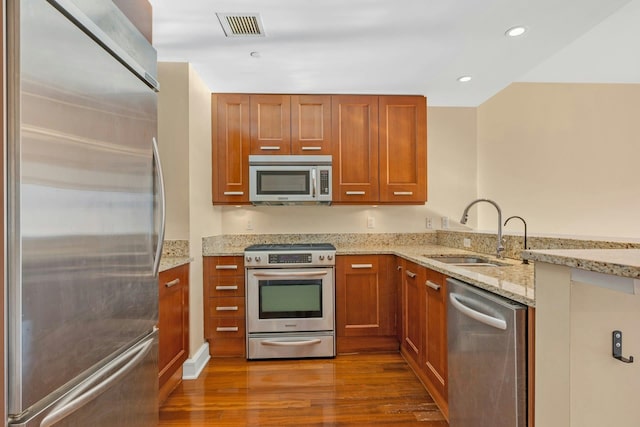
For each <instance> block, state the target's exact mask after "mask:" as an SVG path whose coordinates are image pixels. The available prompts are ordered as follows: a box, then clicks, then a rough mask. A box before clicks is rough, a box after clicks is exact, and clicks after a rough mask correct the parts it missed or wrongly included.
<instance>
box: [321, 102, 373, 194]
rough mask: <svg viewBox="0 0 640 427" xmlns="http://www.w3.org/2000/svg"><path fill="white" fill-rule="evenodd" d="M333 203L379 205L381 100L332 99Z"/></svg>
mask: <svg viewBox="0 0 640 427" xmlns="http://www.w3.org/2000/svg"><path fill="white" fill-rule="evenodd" d="M331 115H332V121H331V127H332V129H333V130H332V139H333V202H334V203H356V204H357V203H371V202H377V201H378V194H379V193H378V97H377V96H352V95H340V96H333V97H332V98H331Z"/></svg>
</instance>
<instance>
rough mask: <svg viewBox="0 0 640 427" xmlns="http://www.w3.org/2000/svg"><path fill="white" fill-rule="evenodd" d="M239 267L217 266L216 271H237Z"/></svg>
mask: <svg viewBox="0 0 640 427" xmlns="http://www.w3.org/2000/svg"><path fill="white" fill-rule="evenodd" d="M237 269H238V266H237V265H232V264H229V265H216V270H237Z"/></svg>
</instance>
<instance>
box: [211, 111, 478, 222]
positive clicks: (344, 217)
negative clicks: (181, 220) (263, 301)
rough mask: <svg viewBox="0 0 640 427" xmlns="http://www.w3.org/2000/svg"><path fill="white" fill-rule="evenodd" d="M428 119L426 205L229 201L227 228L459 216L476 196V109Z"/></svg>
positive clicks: (438, 113)
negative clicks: (232, 203) (262, 204)
mask: <svg viewBox="0 0 640 427" xmlns="http://www.w3.org/2000/svg"><path fill="white" fill-rule="evenodd" d="M427 119H428V124H427V132H428V145H427V148H428V150H427V151H428V154H427V162H428V187H429V189H428V202H427V204H426V205H423V206H378V207H373V206H329V207H327V206H265V207H240V208H236V207H226V208H223V210H222V227H223V229H224V233H225V234H244V233H258V234H262V233H267V234H268V233H327V232H335V233H341V232H349V233H370V232H373V233H386V232H420V231H426V230H427V228H426V218H427V217H430V218H432V223H433V228H434V229H436V228H440V224H441V220H440V218H441V217H442V216H446V217H451V218H457V219H459V216H460V214H461V213H462V210H463V209H464V206H465V204H466V203H468V202H469V201H471V200H473V199H474V198H475V196H476V174H477V171H476V109H475V108H446V107H445V108H429V109H428V111H427ZM369 216H371V217H373V218H374V219H375V228H373V229H369V228H367V218H368V217H369ZM451 224H452V226H453V225H454V224H455V221H451ZM248 226H250V227H251V228H252V229H251V230H249V229H247V227H248Z"/></svg>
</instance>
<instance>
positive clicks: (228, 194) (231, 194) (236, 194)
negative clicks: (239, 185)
mask: <svg viewBox="0 0 640 427" xmlns="http://www.w3.org/2000/svg"><path fill="white" fill-rule="evenodd" d="M222 194H224V195H225V196H242V195H244V191H225V192H224V193H222Z"/></svg>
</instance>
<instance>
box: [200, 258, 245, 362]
mask: <svg viewBox="0 0 640 427" xmlns="http://www.w3.org/2000/svg"><path fill="white" fill-rule="evenodd" d="M244 288H245V286H244V264H243V257H242V256H214V257H205V258H204V301H205V328H204V329H205V331H204V333H205V338H206V339H207V341H208V342H209V354H210V355H211V357H245V343H246V329H245V299H244Z"/></svg>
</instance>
